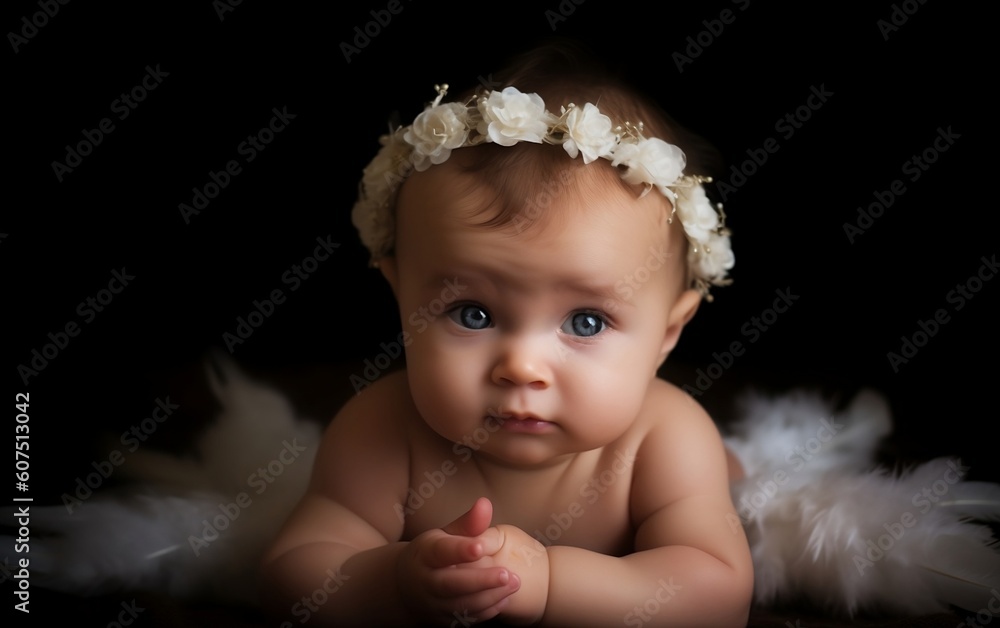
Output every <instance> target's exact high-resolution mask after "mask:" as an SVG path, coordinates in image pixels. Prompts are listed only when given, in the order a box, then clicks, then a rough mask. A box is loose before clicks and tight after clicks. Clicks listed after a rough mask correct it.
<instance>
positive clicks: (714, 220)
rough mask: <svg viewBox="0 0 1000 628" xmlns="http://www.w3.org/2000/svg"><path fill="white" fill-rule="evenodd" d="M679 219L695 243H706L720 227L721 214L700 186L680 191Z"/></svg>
mask: <svg viewBox="0 0 1000 628" xmlns="http://www.w3.org/2000/svg"><path fill="white" fill-rule="evenodd" d="M678 194H679V199H678V203H677V217H678V218H680V221H681V224H683V225H684V232H685V233H687V234H688V237H689V238H691V239H692V240H694V241H695V242H706V241H707V240H708V237H709V234H711V233H713V232H714V231H715V230H716V229H717V228H718V226H719V214H718V212H716V210H715V207H713V206H712V203H711V201H709V200H708V196H707V195H706V194H705V189H704V188H702V187H701V186H700V185H696V186H694V187H692V188H682V189H681V190H678Z"/></svg>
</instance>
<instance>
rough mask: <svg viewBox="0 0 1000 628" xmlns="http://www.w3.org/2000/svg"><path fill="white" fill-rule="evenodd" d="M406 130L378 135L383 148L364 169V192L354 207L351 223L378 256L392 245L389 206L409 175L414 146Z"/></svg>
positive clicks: (362, 180)
mask: <svg viewBox="0 0 1000 628" xmlns="http://www.w3.org/2000/svg"><path fill="white" fill-rule="evenodd" d="M403 132H404V131H403V129H397V130H396V131H395V132H394V133H392V134H390V135H383V136H382V137H380V138H379V143H380V144H382V148H380V149H379V151H378V154H377V155H375V158H374V159H373V160H372V161H371V163H369V164H368V165H367V166H366V167H365V169H364V170H363V171H362V175H361V194H360V195H359V198H358V201H357V202H356V203H355V204H354V208H353V209H352V210H351V222H352V223H354V226H355V228H356V229H357V230H358V236H359V237H360V238H361V242H362V243H363V244H364V245H365V247H366V248H367V249H368V250H369V251H370V252H371V253H372V256H373V257H378V256H380V255H382V254H384V253H385V252H387V251H388V249H389V248H391V246H392V239H393V222H392V213H391V210H390V208H389V205H390V203H391V200H392V196H393V194H394V193H395V191H396V190H397V189H399V186H400V184H401V183H402V182H403V181H405V180H406V178H407V177H408V176H409V175H410V172H411V170H412V169H413V166H412V165H411V164H410V159H409V156H410V152H411V151H412V148H411V147H410V145H409V144H407V143H406V142H404V141H403Z"/></svg>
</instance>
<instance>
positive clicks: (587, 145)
mask: <svg viewBox="0 0 1000 628" xmlns="http://www.w3.org/2000/svg"><path fill="white" fill-rule="evenodd" d="M566 129H567V130H566V132H567V134H568V135H569V139H567V140H566V141H565V142H564V143H563V148H565V149H566V152H567V153H569V156H570V157H572V158H574V159H576V155H577V153H578V152H579V153H583V163H585V164H589V163H590V162H592V161H594V160H595V159H597V158H598V157H608V156H610V155H611V151H612V150H613V149H614V147H615V143H616V138H615V134H614V133H612V131H611V118H609V117H608V116H606V115H604V114H603V113H601V112H600V111H599V110H598V109H597V107H595V106H594V105H592V104H591V103H587V104H586V105H584V106H583V108H582V109H581V108H580V107H572V108H571V109H570V111H569V114H567V115H566Z"/></svg>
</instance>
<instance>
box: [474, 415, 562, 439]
mask: <svg viewBox="0 0 1000 628" xmlns="http://www.w3.org/2000/svg"><path fill="white" fill-rule="evenodd" d="M487 419H488V420H491V421H494V422H496V423H497V424H498V425H499V426H500V428H501V429H503V430H504V431H508V432H516V433H521V434H538V433H544V432H545V431H548V430H550V429H552V427H553V426H554V425H555V424H554V423H552V422H551V421H546V420H544V419H540V418H538V417H537V416H535V415H533V414H528V413H524V412H516V413H504V414H502V415H500V416H494V415H490V416H489V417H487Z"/></svg>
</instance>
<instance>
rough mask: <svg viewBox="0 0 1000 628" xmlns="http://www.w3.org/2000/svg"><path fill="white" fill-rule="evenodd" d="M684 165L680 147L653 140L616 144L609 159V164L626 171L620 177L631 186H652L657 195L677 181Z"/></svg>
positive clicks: (653, 138) (684, 161)
mask: <svg viewBox="0 0 1000 628" xmlns="http://www.w3.org/2000/svg"><path fill="white" fill-rule="evenodd" d="M685 163H686V158H685V157H684V152H683V151H682V150H681V149H680V148H678V147H676V146H674V145H673V144H668V143H667V142H664V141H663V140H661V139H659V138H656V137H651V138H648V139H646V138H644V139H641V140H639V141H638V142H627V143H623V144H619V145H618V148H617V149H615V153H614V159H613V160H612V165H614V166H617V165H618V164H624V165H625V166H626V167H627V168H628V170H627V171H626V172H625V174H623V175H622V178H623V179H625V181H627V182H629V183H632V184H634V185H643V184H652V185H655V186H657V187H659V188H661V190H660V191H661V192H663V188H665V187H667V186H670V185H673V184H674V183H675V182H676V181H677V179H678V177H680V176H681V173H683V172H684V166H685ZM664 194H666V195H667V197H668V198H669V197H670V195H669V194H667V193H666V192H664Z"/></svg>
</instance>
